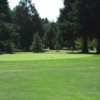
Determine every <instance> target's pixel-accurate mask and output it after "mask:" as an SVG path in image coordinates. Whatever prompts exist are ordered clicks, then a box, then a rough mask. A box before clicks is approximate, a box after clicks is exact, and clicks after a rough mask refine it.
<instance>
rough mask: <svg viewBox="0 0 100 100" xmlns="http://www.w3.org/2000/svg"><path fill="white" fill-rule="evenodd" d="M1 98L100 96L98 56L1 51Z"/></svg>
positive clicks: (78, 99)
mask: <svg viewBox="0 0 100 100" xmlns="http://www.w3.org/2000/svg"><path fill="white" fill-rule="evenodd" d="M0 100H100V56H98V55H82V54H78V55H77V54H41V53H40V54H34V53H33V54H32V53H19V54H11V55H10V54H5V55H0Z"/></svg>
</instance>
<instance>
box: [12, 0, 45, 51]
mask: <svg viewBox="0 0 100 100" xmlns="http://www.w3.org/2000/svg"><path fill="white" fill-rule="evenodd" d="M13 18H14V20H15V23H16V24H17V25H19V26H20V37H21V39H20V40H21V47H22V49H23V50H25V51H28V50H29V47H30V45H31V43H32V40H33V39H32V37H33V35H34V34H35V33H36V32H37V31H38V32H39V34H40V36H43V28H42V24H41V19H40V17H39V14H38V12H37V10H36V8H35V6H34V4H32V2H31V0H21V1H20V2H19V5H18V6H16V8H15V9H14V17H13Z"/></svg>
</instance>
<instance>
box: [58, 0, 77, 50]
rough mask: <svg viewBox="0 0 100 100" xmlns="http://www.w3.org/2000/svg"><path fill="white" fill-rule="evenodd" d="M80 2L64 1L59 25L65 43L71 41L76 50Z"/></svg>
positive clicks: (74, 0) (75, 0)
mask: <svg viewBox="0 0 100 100" xmlns="http://www.w3.org/2000/svg"><path fill="white" fill-rule="evenodd" d="M77 7H78V0H64V8H62V9H61V10H60V16H59V18H58V25H59V28H60V30H61V32H62V38H63V41H64V42H65V41H69V42H70V43H71V46H72V47H73V48H75V42H74V39H75V37H76V34H77V33H78V23H77V21H78V16H77V15H78V9H77Z"/></svg>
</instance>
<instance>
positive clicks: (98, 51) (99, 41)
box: [97, 36, 100, 54]
mask: <svg viewBox="0 0 100 100" xmlns="http://www.w3.org/2000/svg"><path fill="white" fill-rule="evenodd" d="M97 54H100V36H97Z"/></svg>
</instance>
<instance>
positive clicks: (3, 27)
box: [0, 0, 13, 52]
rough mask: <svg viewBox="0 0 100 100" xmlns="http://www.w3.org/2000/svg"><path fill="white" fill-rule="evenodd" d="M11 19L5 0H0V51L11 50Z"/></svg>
mask: <svg viewBox="0 0 100 100" xmlns="http://www.w3.org/2000/svg"><path fill="white" fill-rule="evenodd" d="M11 22H12V19H11V15H10V9H9V6H8V2H7V0H1V1H0V51H1V52H12V47H11V45H12V30H13V28H12V26H13V25H12V23H11Z"/></svg>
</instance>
